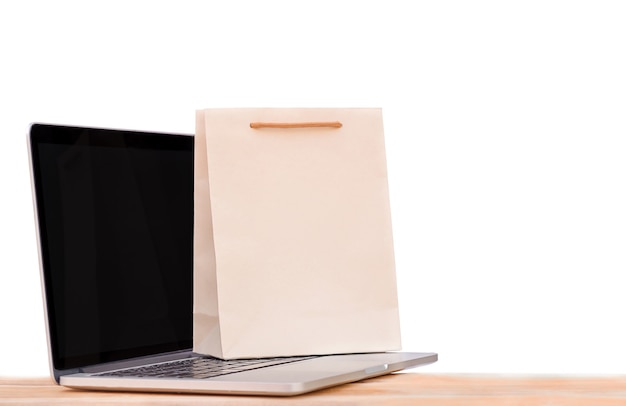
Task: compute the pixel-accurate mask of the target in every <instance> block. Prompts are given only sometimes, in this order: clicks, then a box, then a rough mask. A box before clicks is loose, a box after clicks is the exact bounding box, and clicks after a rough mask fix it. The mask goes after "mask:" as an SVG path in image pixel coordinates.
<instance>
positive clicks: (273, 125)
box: [250, 121, 343, 128]
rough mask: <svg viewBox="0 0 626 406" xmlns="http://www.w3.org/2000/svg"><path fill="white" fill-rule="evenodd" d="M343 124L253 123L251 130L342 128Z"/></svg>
mask: <svg viewBox="0 0 626 406" xmlns="http://www.w3.org/2000/svg"><path fill="white" fill-rule="evenodd" d="M342 126H343V124H341V123H340V122H339V121H307V122H300V123H267V122H252V123H250V128H312V127H315V128H320V127H328V128H341V127H342Z"/></svg>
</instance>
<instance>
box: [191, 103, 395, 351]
mask: <svg viewBox="0 0 626 406" xmlns="http://www.w3.org/2000/svg"><path fill="white" fill-rule="evenodd" d="M194 176H195V215H194V335H193V341H194V351H195V352H198V353H201V354H207V355H211V356H215V357H219V358H223V359H234V358H250V357H254V358H256V357H273V356H291V355H305V354H337V353H354V352H376V351H387V350H397V349H400V327H399V318H398V301H397V292H396V277H395V268H394V254H393V241H392V231H391V218H390V209H389V197H388V186H387V168H386V159H385V146H384V139H383V124H382V112H381V110H380V109H369V108H355V109H330V108H328V109H207V110H199V111H197V115H196V137H195V175H194Z"/></svg>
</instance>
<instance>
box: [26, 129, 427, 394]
mask: <svg viewBox="0 0 626 406" xmlns="http://www.w3.org/2000/svg"><path fill="white" fill-rule="evenodd" d="M28 141H29V155H30V163H31V175H32V182H33V197H34V206H35V217H36V225H37V232H38V243H39V256H40V268H41V278H42V288H43V296H44V307H45V313H46V317H45V318H46V324H47V336H48V337H47V338H48V347H49V357H50V367H51V374H52V375H53V377H54V379H55V381H56V382H57V383H58V384H60V385H63V386H67V387H71V388H83V389H96V390H121V391H150V392H190V393H215V394H246V395H274V396H277V395H278V396H286V395H297V394H301V393H305V392H310V391H314V390H318V389H322V388H326V387H330V386H334V385H339V384H342V383H347V382H353V381H357V380H361V379H365V378H370V377H374V376H379V375H384V374H388V373H391V372H394V371H399V370H402V369H405V368H411V367H416V366H419V365H425V364H428V363H432V362H435V361H436V360H437V354H435V353H406V352H389V353H369V354H343V355H329V356H302V357H278V358H264V359H246V360H230V361H227V360H220V359H217V358H212V357H207V356H201V355H198V354H194V353H193V352H192V332H193V322H192V314H193V296H192V288H193V269H192V268H193V252H192V250H193V244H192V239H193V142H194V138H193V136H191V135H184V134H165V133H153V132H139V131H124V130H113V129H102V128H84V127H71V126H61V125H50V124H40V123H37V124H32V125H31V127H30V131H29V135H28Z"/></svg>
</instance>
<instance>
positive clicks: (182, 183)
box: [30, 124, 193, 369]
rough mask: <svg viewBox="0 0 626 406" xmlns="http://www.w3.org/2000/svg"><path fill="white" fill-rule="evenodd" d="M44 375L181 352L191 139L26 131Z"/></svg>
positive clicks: (187, 316) (186, 303)
mask: <svg viewBox="0 0 626 406" xmlns="http://www.w3.org/2000/svg"><path fill="white" fill-rule="evenodd" d="M30 141H31V149H32V160H33V162H32V163H33V175H34V180H35V194H36V202H37V214H38V220H39V233H40V241H41V253H42V265H43V271H44V284H45V290H46V300H47V309H48V318H49V320H48V325H49V327H50V340H51V350H52V357H53V362H54V367H55V369H69V368H78V367H82V366H86V365H91V364H95V363H100V362H108V361H115V360H120V359H125V358H129V357H135V356H144V355H150V354H155V353H161V352H165V351H175V350H181V349H189V348H190V347H191V345H192V306H193V303H192V278H193V270H192V263H193V262H192V261H193V252H192V245H193V244H192V241H193V240H192V238H193V137H191V136H186V135H173V134H154V133H141V132H131V131H116V130H103V129H85V128H75V127H61V126H50V125H42V124H35V125H33V126H32V128H31V140H30Z"/></svg>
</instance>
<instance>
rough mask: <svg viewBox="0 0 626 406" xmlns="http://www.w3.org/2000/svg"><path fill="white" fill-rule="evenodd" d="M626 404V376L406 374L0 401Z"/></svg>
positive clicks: (29, 389)
mask: <svg viewBox="0 0 626 406" xmlns="http://www.w3.org/2000/svg"><path fill="white" fill-rule="evenodd" d="M283 403H286V404H289V405H296V406H298V405H362V404H366V405H418V406H419V405H435V406H451V405H470V406H473V405H507V406H511V405H531V406H533V405H550V406H560V405H576V406H582V405H594V406H596V405H597V406H608V405H611V406H613V405H626V376H614V377H542V376H506V375H504V376H496V375H443V374H421V373H406V374H394V375H388V376H383V377H379V378H374V379H369V380H365V381H361V382H356V383H352V384H347V385H342V386H338V387H335V388H331V389H327V390H323V391H319V392H314V393H311V394H307V395H302V396H296V397H290V398H276V397H253V396H214V395H180V394H146V393H124V392H95V391H82V390H74V389H67V388H63V387H60V386H57V385H55V384H54V383H53V382H52V380H51V379H49V378H28V379H23V378H22V379H20V378H0V404H12V405H20V404H41V405H44V404H45V405H65V404H77V405H91V406H97V405H113V404H129V405H169V404H176V405H227V406H228V405H275V404H283Z"/></svg>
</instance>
